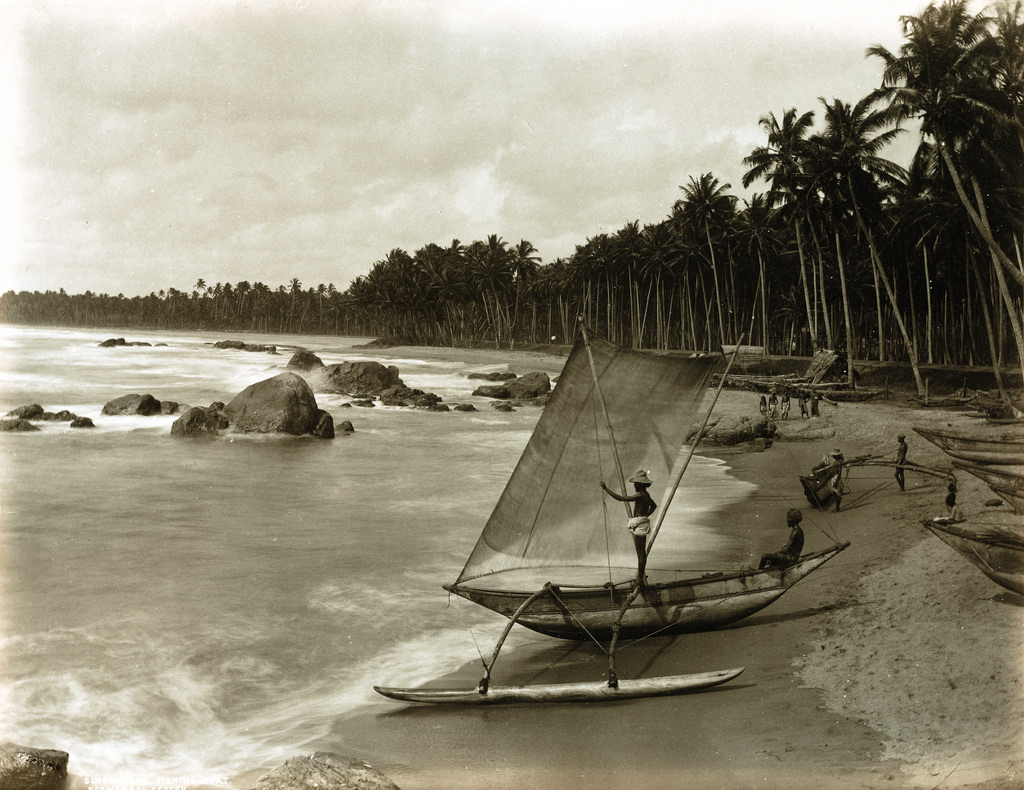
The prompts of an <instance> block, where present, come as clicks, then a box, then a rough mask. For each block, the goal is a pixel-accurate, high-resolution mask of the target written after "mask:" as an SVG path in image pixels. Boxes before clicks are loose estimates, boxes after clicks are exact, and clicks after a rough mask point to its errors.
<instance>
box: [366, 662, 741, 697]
mask: <svg viewBox="0 0 1024 790" xmlns="http://www.w3.org/2000/svg"><path fill="white" fill-rule="evenodd" d="M743 669H744V668H743V667H738V668H736V669H722V670H718V671H715V672H697V673H694V674H692V675H668V676H666V677H660V678H637V679H634V680H620V681H619V682H618V688H611V687H610V686H609V685H608V684H607V683H605V682H603V681H602V682H599V683H595V682H591V683H547V684H540V685H536V686H491V687H490V688H489V689H488V690H487V691H481V690H480V689H478V688H475V689H406V688H391V687H388V686H374V687H373V688H374V691H376V692H377V693H378V694H383V695H384V696H385V697H390V698H391V699H397V700H403V701H405V702H429V703H435V704H439V703H447V704H454V705H507V704H510V703H515V702H611V701H615V700H622V699H640V698H642V697H668V696H671V695H674V694H686V693H689V692H693V691H702V690H703V689H707V688H711V687H713V686H718V685H721V684H722V683H727V682H729V681H730V680H732V679H733V678H735V677H737V676H738V675H739V674H740V673H741V672H743Z"/></svg>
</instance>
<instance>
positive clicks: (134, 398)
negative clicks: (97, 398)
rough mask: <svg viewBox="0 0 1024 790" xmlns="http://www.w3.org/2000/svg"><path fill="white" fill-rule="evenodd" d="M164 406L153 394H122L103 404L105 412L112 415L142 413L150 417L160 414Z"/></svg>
mask: <svg viewBox="0 0 1024 790" xmlns="http://www.w3.org/2000/svg"><path fill="white" fill-rule="evenodd" d="M162 409H163V406H162V404H161V403H160V401H158V400H157V399H156V398H154V397H153V396H152V395H122V396H121V397H120V398H114V400H112V401H108V402H107V403H106V404H104V406H103V413H104V414H110V415H115V416H116V415H119V414H141V415H142V416H144V417H149V416H150V415H153V414H160V412H161V411H162Z"/></svg>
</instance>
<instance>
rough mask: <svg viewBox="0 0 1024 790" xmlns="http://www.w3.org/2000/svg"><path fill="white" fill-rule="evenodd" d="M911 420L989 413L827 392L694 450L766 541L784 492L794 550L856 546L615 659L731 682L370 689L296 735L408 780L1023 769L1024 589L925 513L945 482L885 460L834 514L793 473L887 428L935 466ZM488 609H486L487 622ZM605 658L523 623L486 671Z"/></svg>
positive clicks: (934, 782)
mask: <svg viewBox="0 0 1024 790" xmlns="http://www.w3.org/2000/svg"><path fill="white" fill-rule="evenodd" d="M442 353H446V354H452V352H451V351H450V350H449V351H446V352H442ZM466 354H467V356H466V358H467V359H473V360H476V359H479V360H480V363H481V364H486V363H487V362H488V361H493V360H496V359H505V360H508V359H510V358H512V359H513V364H512V365H511V367H512V369H514V370H517V371H518V372H526V371H527V370H549V371H552V370H553V371H554V372H557V370H558V369H559V368H560V364H561V361H562V360H559V358H557V357H546V356H544V355H531V354H528V353H526V354H516V355H509V354H507V353H506V354H498V352H476V351H474V352H466ZM470 355H475V356H470ZM756 400H757V397H756V395H753V394H751V393H744V392H735V391H726V392H724V393H723V395H722V398H721V400H720V402H719V405H718V407H717V409H716V414H717V415H720V416H721V415H726V414H751V415H754V414H756ZM794 405H795V404H794ZM915 425H916V426H921V427H926V426H951V427H952V428H954V429H958V430H964V431H973V432H978V431H983V430H984V422H983V421H982V420H979V419H976V418H972V417H970V416H968V415H965V414H963V413H955V412H948V411H941V410H937V409H921V408H916V407H914V406H913V405H911V404H910V403H909V402H908V401H907V400H906V399H902V400H896V399H894V400H891V401H885V402H867V403H862V404H843V405H840V406H832V405H829V404H823V405H822V416H821V417H820V418H818V419H815V420H805V421H800V420H792V419H791V420H789V421H780V422H779V432H780V436H779V438H778V440H777V441H776V442H775V443H774V444H773V446H772V447H770V448H768V449H767V450H763V451H756V450H752V449H750V448H749V447H748V448H739V449H732V448H718V449H713V448H707V449H706V450H705V451H706V452H707V453H708V454H710V455H718V456H720V457H722V458H724V459H726V460H727V461H728V463H729V464H730V466H731V467H732V468H733V472H734V474H736V475H737V476H739V477H740V478H742V479H745V480H749V481H752V482H756V483H757V484H758V485H759V491H758V492H757V494H756V496H755V497H754V498H752V499H750V500H748V501H745V502H743V503H739V504H737V505H735V506H733V507H732V508H730V511H729V512H728V513H726V514H724V516H723V517H724V518H728V519H730V521H731V522H732V523H734V524H737V523H739V524H747V525H749V530H750V532H751V535H752V536H753V537H755V538H756V540H757V541H760V545H763V546H764V550H773V549H775V548H777V547H778V546H780V545H781V544H782V543H783V542H784V540H785V538H786V534H787V532H786V528H785V512H786V510H787V508H789V507H792V506H796V507H800V508H801V509H802V510H803V512H804V515H805V518H804V522H803V527H804V532H805V535H806V539H807V543H806V549H807V550H813V549H818V548H824V547H825V546H827V545H830V544H831V543H832V542H833V540H832V537H830V536H835V537H836V538H838V539H839V540H848V541H850V542H851V546H850V547H849V548H848V549H846V550H845V551H844V552H842V553H841V554H839V555H838V556H837V557H836V558H834V559H832V560H831V561H830V562H829V563H827V564H826V565H825V566H823V567H822V568H821V569H819V570H818V571H816V572H815V573H813V574H812V575H811V576H810V577H808V578H807V579H805V580H803V581H802V582H800V583H799V584H797V585H796V586H795V587H794V588H793V589H791V590H790V591H789V592H787V593H786V595H784V596H783V597H782V598H781V599H780V600H778V601H777V602H775V603H774V604H772V605H771V606H769V607H768V608H766V609H764V610H762V612H760V613H758V614H755V615H754V616H752V617H749V618H747V619H745V620H743V621H741V622H740V623H737V624H735V625H734V626H731V627H728V628H725V629H721V630H718V631H714V632H708V633H702V634H693V635H686V636H679V637H672V638H657V639H649V640H644V641H642V642H639V643H636V644H634V645H632V646H630V647H628V648H627V649H624V650H623V651H622V652H621V653H620V655H619V657H618V659H617V664H618V668H619V674H620V676H623V677H629V676H637V675H646V676H655V675H665V674H678V673H687V672H699V671H704V670H713V669H723V668H728V667H735V666H743V667H745V668H746V669H745V672H744V673H743V674H742V675H741V676H740V677H739V678H738V679H736V680H734V681H732V682H731V683H729V684H727V685H725V686H722V687H719V688H717V689H714V690H711V691H706V692H701V693H696V694H690V695H684V696H678V697H669V698H660V699H648V700H635V701H623V702H617V703H612V704H607V703H606V704H593V703H592V704H551V705H524V706H496V707H480V708H463V707H433V706H417V705H412V704H410V705H406V704H402V703H397V702H396V703H385V705H382V706H381V707H380V708H379V709H375V710H374V711H373V712H371V713H368V714H364V715H359V716H355V717H352V718H348V719H344V720H338V721H336V722H335V723H334V726H333V731H332V734H331V735H330V736H329V737H327V738H325V739H323V740H321V741H319V742H317V743H315V744H311V747H312V748H316V749H324V750H330V751H336V752H340V753H343V754H347V755H352V756H357V757H361V758H362V759H365V760H366V761H367V762H369V763H371V764H372V765H374V767H376V768H377V769H379V770H381V771H383V772H384V773H385V774H387V775H388V776H389V777H390V778H391V779H392V780H393V781H394V782H395V783H396V784H398V785H399V786H400V787H402V788H403V790H426V789H427V788H431V789H433V788H437V789H438V790H440V789H441V788H450V789H451V790H458V789H459V788H467V789H468V788H475V789H479V788H526V787H529V788H558V789H559V790H568V788H595V789H597V790H600V789H602V788H608V789H609V790H611V788H619V787H623V786H629V785H636V786H640V787H644V788H646V789H647V790H656V789H657V788H666V789H667V788H691V787H693V788H698V787H699V788H706V787H717V788H747V787H767V788H804V787H806V788H812V787H813V788H819V787H829V788H833V787H835V788H919V787H920V788H939V787H942V788H953V787H984V788H1003V787H1021V786H1024V690H1022V689H1021V685H1022V682H1024V680H1022V676H1024V672H1022V658H1021V656H1022V655H1024V653H1022V651H1024V598H1022V597H1021V596H1018V595H1015V594H1014V593H1011V592H1009V591H1007V590H1004V589H1003V588H1002V587H999V586H998V585H996V584H995V583H993V582H991V581H990V580H988V579H987V578H986V577H985V576H983V575H982V574H981V573H980V571H978V570H977V569H975V567H974V566H973V565H971V564H969V563H968V562H967V561H966V560H965V559H963V558H962V557H960V556H959V555H958V554H956V553H955V552H953V550H952V549H950V548H948V547H946V546H945V545H944V544H943V543H941V542H940V541H939V540H938V539H937V538H935V537H933V536H932V535H931V534H930V533H928V531H927V530H925V529H924V528H923V527H922V526H921V525H920V522H921V520H922V519H925V518H928V517H931V516H935V515H940V514H942V513H943V511H944V507H943V499H944V497H945V485H944V482H943V481H942V480H941V479H940V478H935V477H928V476H923V475H918V474H914V473H908V474H907V491H906V492H905V493H901V492H900V491H899V490H898V488H897V486H896V483H895V481H894V479H893V477H892V470H891V469H888V468H872V467H866V468H861V469H856V470H854V471H853V472H851V477H850V480H849V486H850V492H849V494H848V495H847V496H846V498H845V499H844V502H843V510H842V512H839V513H831V512H830V513H821V512H820V511H818V510H816V509H814V508H813V507H811V506H809V505H808V503H807V502H806V500H805V499H804V498H803V494H802V491H801V489H800V485H799V481H798V480H797V476H798V475H799V474H802V473H804V472H805V471H806V470H807V469H809V468H810V466H811V465H813V463H815V462H816V461H817V460H818V458H820V456H821V454H822V452H823V451H824V450H827V449H830V448H831V447H834V446H836V447H841V448H842V449H843V451H844V452H845V454H846V455H847V457H853V456H855V455H861V454H880V455H883V456H885V457H891V456H892V455H893V454H894V453H895V447H896V440H895V436H896V434H897V433H899V432H903V433H906V434H907V439H908V442H909V443H910V453H909V457H908V460H910V461H911V462H913V463H919V464H922V465H926V466H932V467H946V468H948V467H949V463H948V460H947V459H946V458H945V456H944V455H943V453H942V452H941V451H939V450H938V449H937V448H935V447H933V446H931V445H930V444H928V443H927V442H926V441H925V440H924V439H922V438H920V437H918V436H917V435H916V434H914V433H913V431H912V430H911V428H912V427H913V426H915ZM958 480H959V482H960V502H961V505H962V507H963V510H964V514H965V516H966V517H967V518H968V519H970V520H973V521H985V522H989V523H1003V524H1006V523H1010V524H1015V525H1019V524H1020V518H1019V517H1017V516H1014V515H1012V513H1010V512H1009V511H1008V508H1007V507H1006V506H1003V507H1002V508H991V507H986V506H985V505H984V502H985V501H986V500H989V499H991V498H992V494H991V493H990V492H989V491H988V489H987V487H986V486H985V485H984V484H983V483H981V482H980V481H977V480H975V479H974V478H971V477H969V476H967V475H964V474H961V475H959V476H958ZM752 562H756V557H752ZM439 583H440V582H439ZM439 595H443V593H442V592H439ZM453 617H454V615H453ZM503 622H504V621H503V620H501V619H500V618H498V617H497V616H496V617H495V629H494V636H493V638H494V639H496V638H497V636H498V635H499V634H500V631H501V628H502V624H503ZM444 625H445V626H451V625H452V624H451V623H446V624H444ZM518 630H519V631H522V629H518ZM492 644H493V641H492V642H491V643H489V644H481V646H480V647H481V650H482V651H489V650H490V648H491V645H492ZM606 671H607V659H606V657H605V656H604V655H603V654H602V653H601V652H600V651H599V650H598V649H597V648H596V647H595V646H593V645H586V644H576V643H567V642H562V641H560V640H554V639H550V638H547V637H542V636H539V635H535V634H532V632H531V633H527V634H526V635H525V636H519V637H518V638H517V640H516V641H515V642H514V644H512V646H510V647H508V648H506V651H505V652H503V653H502V656H501V659H500V661H499V668H497V669H496V670H495V682H500V683H509V684H513V683H540V682H559V681H563V680H593V679H596V678H600V677H601V676H602V674H604V673H606ZM480 674H481V669H480V664H479V662H478V661H476V658H475V656H467V664H466V665H465V666H464V667H463V668H462V669H461V670H460V671H459V672H457V673H455V674H454V675H453V676H451V677H449V678H445V679H443V680H444V682H445V685H449V684H450V685H451V686H462V687H464V686H473V685H475V684H476V681H477V680H478V679H479V677H480Z"/></svg>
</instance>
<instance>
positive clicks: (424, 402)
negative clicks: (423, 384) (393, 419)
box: [380, 384, 447, 410]
mask: <svg viewBox="0 0 1024 790" xmlns="http://www.w3.org/2000/svg"><path fill="white" fill-rule="evenodd" d="M380 402H381V404H383V405H384V406H411V407H413V408H416V409H434V408H435V407H436V406H437V405H438V404H439V403H441V396H440V395H435V394H434V393H433V392H424V391H423V390H417V389H410V388H409V387H406V386H405V385H404V384H403V385H400V386H395V387H388V388H387V389H386V390H384V391H383V392H381V393H380ZM446 410H447V409H446Z"/></svg>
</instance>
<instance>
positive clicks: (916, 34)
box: [0, 0, 1024, 370]
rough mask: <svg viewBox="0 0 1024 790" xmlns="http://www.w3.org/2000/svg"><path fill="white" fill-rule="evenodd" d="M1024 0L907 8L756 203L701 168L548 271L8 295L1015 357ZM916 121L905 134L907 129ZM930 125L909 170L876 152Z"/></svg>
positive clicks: (511, 261) (421, 254)
mask: <svg viewBox="0 0 1024 790" xmlns="http://www.w3.org/2000/svg"><path fill="white" fill-rule="evenodd" d="M1022 1H1024V0H1016V1H1015V2H1004V3H1002V4H1000V5H996V6H994V7H993V8H992V9H991V11H990V12H983V13H980V14H972V13H971V12H970V11H969V9H968V7H967V3H966V2H962V1H960V0H955V1H954V2H945V3H942V4H938V5H930V6H928V7H927V8H926V9H925V10H924V11H923V12H922V13H921V14H920V15H919V16H907V17H902V18H901V22H902V24H903V29H904V43H903V44H902V45H901V46H900V48H899V50H898V51H897V52H889V51H888V50H886V49H884V48H882V47H878V46H875V47H871V48H870V49H868V50H867V56H868V57H869V58H878V59H880V60H881V61H882V63H883V65H884V76H883V81H882V85H881V86H880V87H879V88H878V89H877V90H876V91H873V92H872V93H871V94H870V95H869V96H867V97H864V98H862V99H858V100H855V101H853V102H847V101H844V100H841V99H832V100H831V101H828V100H825V99H821V100H820V106H818V107H815V108H813V109H810V110H806V111H800V110H797V109H788V110H785V111H784V112H782V113H781V115H776V114H775V113H768V114H767V115H765V116H764V117H762V118H761V119H760V123H761V126H762V128H763V129H764V132H765V136H766V141H765V144H764V145H763V146H759V147H758V148H756V149H755V150H754V151H752V152H751V153H750V154H749V156H747V157H746V158H745V159H744V166H745V167H746V168H747V170H746V174H745V176H744V179H743V186H744V187H748V188H749V187H754V188H756V187H757V186H758V185H760V186H761V187H763V189H764V191H763V192H761V193H754V194H753V196H752V197H751V198H750V199H749V200H743V201H740V200H739V199H737V198H736V197H734V196H733V195H731V194H730V192H729V191H730V189H731V188H732V187H731V185H730V184H724V183H721V182H720V181H719V180H718V179H717V178H716V177H715V176H714V175H713V174H711V173H704V174H701V175H699V176H691V177H690V178H689V181H688V183H687V184H684V185H682V186H681V187H680V189H681V192H680V195H679V199H678V200H677V201H676V202H675V204H674V206H673V208H672V211H671V214H670V216H668V217H666V218H665V219H664V220H662V221H661V222H657V223H654V224H649V225H645V226H643V227H641V226H640V224H639V223H638V222H633V223H629V224H627V225H626V226H624V227H623V228H621V229H620V230H618V231H617V232H615V233H612V234H601V235H598V236H595V237H593V238H591V239H588V240H587V242H586V243H585V244H582V245H580V246H578V247H577V248H576V251H575V252H574V253H573V254H572V255H571V256H570V257H568V258H565V259H558V260H555V261H553V262H551V263H548V264H541V262H540V260H539V258H538V256H537V252H536V250H535V249H534V247H533V245H532V244H531V243H530V242H528V241H521V242H519V243H518V244H511V243H508V242H506V241H505V240H503V239H501V238H499V237H497V236H491V237H489V238H487V239H486V240H479V241H474V242H472V243H470V244H462V243H460V242H459V241H457V240H456V241H453V242H452V243H451V244H450V245H445V246H440V245H437V244H428V245H426V246H425V247H423V248H422V249H419V250H417V251H415V252H414V253H412V254H409V253H408V252H405V251H403V250H399V249H396V250H392V251H391V252H390V253H388V254H387V256H386V257H384V258H383V259H382V260H380V261H378V262H377V263H375V264H374V265H373V266H372V267H371V269H370V271H369V272H368V273H367V274H366V275H365V276H360V277H358V278H356V279H355V280H354V281H353V282H352V283H351V284H350V285H349V287H348V289H347V290H345V291H344V292H341V291H338V290H337V289H336V288H335V287H334V285H323V284H321V285H319V286H317V287H316V288H304V287H303V286H302V284H301V283H300V282H299V281H298V280H297V279H296V280H292V282H291V283H290V284H289V285H281V286H278V287H277V288H274V289H272V288H270V287H268V286H266V285H264V284H263V283H255V284H250V283H248V282H239V283H237V284H235V285H231V284H227V283H224V284H221V283H217V284H216V285H213V286H208V285H207V284H206V283H205V282H203V281H202V280H200V281H198V282H197V283H196V284H195V287H194V289H193V290H192V291H191V292H182V291H178V290H175V289H170V290H168V291H166V292H165V291H161V292H159V293H152V294H150V295H149V296H144V297H136V298H125V297H123V296H108V295H96V294H92V293H86V294H84V295H68V294H65V293H64V292H63V291H61V292H60V293H53V292H47V293H45V294H40V293H17V294H16V293H13V292H9V293H6V294H4V295H3V297H2V298H0V318H2V319H3V320H5V321H8V322H13V323H47V324H55V323H56V324H66V325H77V326H82V325H108V326H111V325H118V326H126V327H152V328H187V329H193V328H194V329H198V328H202V329H216V328H222V329H234V330H246V331H253V332H296V333H340V334H345V335H369V336H377V337H380V338H381V339H383V340H387V341H391V342H403V343H417V344H445V345H448V344H452V345H457V344H481V343H487V344H493V345H495V346H498V347H506V348H507V347H512V346H514V345H515V344H523V343H537V342H549V341H551V340H552V339H554V340H555V341H556V342H569V341H571V338H572V336H573V333H574V328H575V326H576V323H577V320H578V319H579V318H580V317H582V318H583V320H584V321H585V322H586V323H587V324H588V325H589V326H591V327H593V328H594V329H595V330H597V331H598V332H600V333H602V334H604V335H605V336H607V337H609V338H611V339H612V340H615V341H617V342H620V343H623V344H626V345H632V346H641V347H648V348H686V349H697V350H710V349H717V348H718V347H719V345H720V344H722V343H736V342H738V341H739V340H740V339H741V338H744V340H743V342H745V343H749V344H754V345H763V346H765V347H766V348H767V350H768V351H769V352H770V353H773V354H789V353H797V354H808V353H812V352H813V351H815V350H817V349H818V348H820V347H828V348H833V349H838V350H844V351H846V352H847V353H849V354H850V355H851V356H852V357H854V358H860V359H863V358H871V359H880V360H904V361H909V362H911V363H912V364H913V365H914V366H915V370H916V366H917V364H918V363H924V362H929V363H951V364H975V365H990V364H992V363H993V362H994V361H998V362H999V363H1001V364H1004V365H1005V364H1010V365H1015V366H1016V365H1020V364H1021V360H1022V359H1024V332H1022V327H1021V315H1022V291H1024V262H1022V258H1021V255H1022V253H1021V248H1022V242H1024V237H1022V229H1024V222H1022V220H1024V216H1022V208H1024V200H1022V194H1024V115H1022V113H1024V109H1022V108H1024V12H1022ZM908 124H909V125H910V126H911V128H913V129H914V131H913V132H908V131H905V127H906V126H907V125H908ZM918 129H919V130H920V145H919V147H918V149H917V152H916V156H915V157H914V159H913V162H912V164H911V166H910V168H909V170H907V169H904V168H903V167H901V166H899V165H897V164H895V163H894V162H892V161H889V160H887V159H885V158H884V157H883V156H882V154H883V153H884V152H885V150H886V148H887V147H888V146H889V145H890V143H892V141H893V140H894V139H895V137H896V136H897V135H899V134H909V133H916V131H917V130H918Z"/></svg>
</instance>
